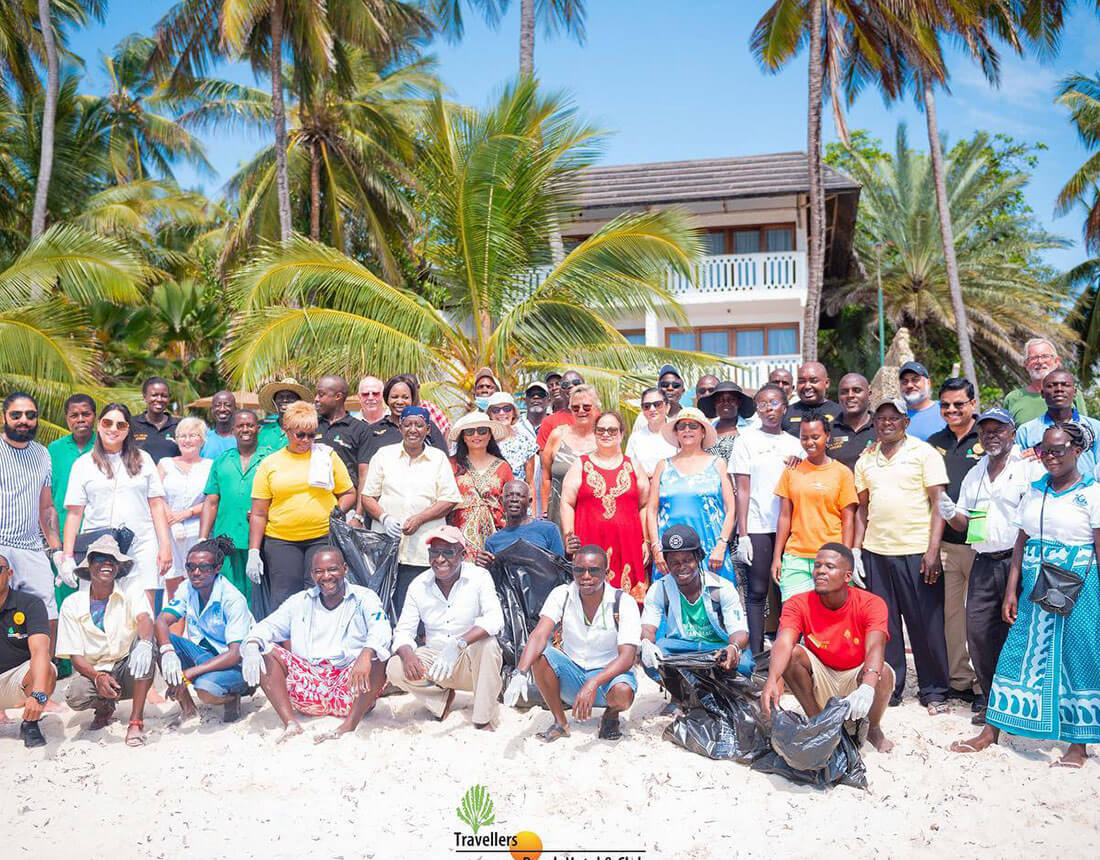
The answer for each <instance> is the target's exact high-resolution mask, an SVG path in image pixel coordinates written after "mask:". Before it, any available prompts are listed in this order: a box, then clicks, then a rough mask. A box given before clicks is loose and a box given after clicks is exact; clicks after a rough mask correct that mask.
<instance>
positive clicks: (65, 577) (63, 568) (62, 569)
mask: <svg viewBox="0 0 1100 860" xmlns="http://www.w3.org/2000/svg"><path fill="white" fill-rule="evenodd" d="M54 565H55V566H56V567H57V577H58V579H60V580H61V581H62V582H63V583H65V584H66V585H67V586H69V588H77V587H78V586H79V585H80V581H79V580H78V579H77V578H76V559H74V558H73V557H72V556H71V555H62V557H61V563H60V564H58V562H57V553H54Z"/></svg>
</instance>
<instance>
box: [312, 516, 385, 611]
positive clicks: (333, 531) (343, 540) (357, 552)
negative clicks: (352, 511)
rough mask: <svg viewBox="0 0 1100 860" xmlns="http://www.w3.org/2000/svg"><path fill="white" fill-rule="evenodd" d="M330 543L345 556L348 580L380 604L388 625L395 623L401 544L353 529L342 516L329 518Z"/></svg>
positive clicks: (380, 534) (370, 532)
mask: <svg viewBox="0 0 1100 860" xmlns="http://www.w3.org/2000/svg"><path fill="white" fill-rule="evenodd" d="M328 532H329V540H331V541H332V543H333V544H334V545H335V546H336V547H337V548H339V550H340V551H341V552H342V553H343V554H344V560H345V561H346V562H347V563H348V581H349V582H353V583H354V584H356V585H363V586H366V587H367V588H369V589H371V590H372V591H373V592H374V593H375V594H377V595H378V598H379V599H380V600H381V601H382V608H383V609H384V610H385V611H386V617H387V618H389V619H390V624H391V626H392V625H394V624H396V623H397V618H396V616H395V614H394V604H393V600H394V594H395V593H396V591H397V550H398V547H399V546H400V545H401V541H400V540H398V539H397V538H392V537H390V536H389V535H387V534H385V533H384V532H374V531H368V530H367V529H357V528H352V527H351V526H350V525H348V523H347V520H345V519H344V517H343V515H340V516H337V515H336V514H333V515H332V516H331V517H330V518H329V527H328Z"/></svg>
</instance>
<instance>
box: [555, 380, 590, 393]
mask: <svg viewBox="0 0 1100 860" xmlns="http://www.w3.org/2000/svg"><path fill="white" fill-rule="evenodd" d="M583 384H584V383H583V382H581V381H580V380H579V379H578V380H577V381H575V382H574V381H573V380H571V379H569V380H566V379H563V380H562V381H561V382H559V383H558V388H561V389H562V390H563V391H568V390H569V389H570V388H572V387H573V386H574V385H583Z"/></svg>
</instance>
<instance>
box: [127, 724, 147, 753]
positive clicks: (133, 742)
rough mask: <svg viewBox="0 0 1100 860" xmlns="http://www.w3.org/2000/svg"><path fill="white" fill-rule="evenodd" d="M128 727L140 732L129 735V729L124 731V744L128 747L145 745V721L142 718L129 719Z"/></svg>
mask: <svg viewBox="0 0 1100 860" xmlns="http://www.w3.org/2000/svg"><path fill="white" fill-rule="evenodd" d="M129 728H130V729H133V728H136V729H138V730H139V731H140V732H141V734H139V735H136V736H135V735H131V734H130V732H129V730H127V732H126V746H128V747H143V746H145V732H144V729H145V721H144V720H130V726H129Z"/></svg>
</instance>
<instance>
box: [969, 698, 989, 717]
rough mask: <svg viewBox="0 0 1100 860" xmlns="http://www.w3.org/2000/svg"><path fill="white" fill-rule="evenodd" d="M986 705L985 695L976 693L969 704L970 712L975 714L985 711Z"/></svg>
mask: <svg viewBox="0 0 1100 860" xmlns="http://www.w3.org/2000/svg"><path fill="white" fill-rule="evenodd" d="M987 703H988V699H986V697H985V693H978V694H977V695H975V696H974V701H973V702H971V703H970V710H972V711H973V712H974V713H975V714H977V713H979V712H981V711H984V710H985V706H986V704H987Z"/></svg>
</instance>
